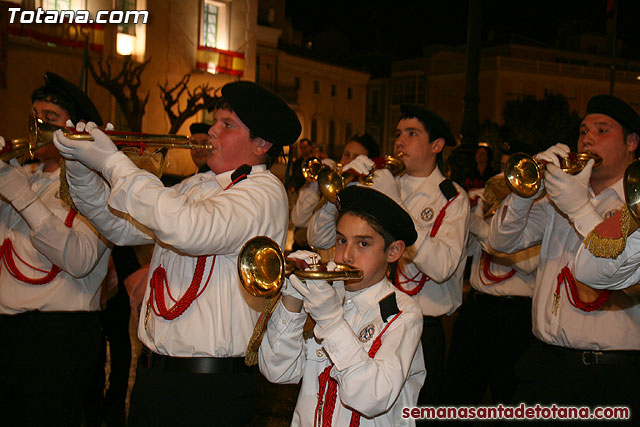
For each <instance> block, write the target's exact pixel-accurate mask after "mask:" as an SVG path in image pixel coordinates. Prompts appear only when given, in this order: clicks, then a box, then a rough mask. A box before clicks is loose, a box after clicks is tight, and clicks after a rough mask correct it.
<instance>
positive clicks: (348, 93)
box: [347, 87, 353, 99]
mask: <svg viewBox="0 0 640 427" xmlns="http://www.w3.org/2000/svg"><path fill="white" fill-rule="evenodd" d="M347 99H353V89H351V88H350V87H348V88H347Z"/></svg>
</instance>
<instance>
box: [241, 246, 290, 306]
mask: <svg viewBox="0 0 640 427" xmlns="http://www.w3.org/2000/svg"><path fill="white" fill-rule="evenodd" d="M238 274H239V275H240V281H241V282H242V286H243V287H244V288H245V289H246V290H247V292H249V293H250V294H251V295H253V296H256V297H268V296H271V295H274V294H276V293H277V292H278V291H279V290H280V288H281V287H282V284H283V283H284V254H283V253H282V250H281V249H280V246H278V244H277V243H276V242H274V241H273V240H272V239H270V238H269V237H266V236H257V237H254V238H252V239H250V240H249V241H247V242H246V243H245V244H244V246H243V247H242V249H241V250H240V254H239V255H238Z"/></svg>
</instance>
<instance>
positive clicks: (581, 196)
mask: <svg viewBox="0 0 640 427" xmlns="http://www.w3.org/2000/svg"><path fill="white" fill-rule="evenodd" d="M594 163H595V161H594V160H593V159H591V160H589V161H588V162H587V165H586V166H585V168H584V169H583V170H582V171H581V172H580V173H579V174H577V175H570V174H568V173H566V172H565V171H563V170H562V169H560V168H559V167H557V166H554V165H551V164H549V165H547V170H546V171H545V174H544V179H545V181H546V184H545V185H546V187H547V194H548V195H549V199H551V201H552V202H553V203H554V204H555V205H556V207H557V208H558V209H560V210H561V211H562V212H564V213H565V214H566V215H567V216H568V217H569V219H570V220H571V222H573V224H574V226H575V227H576V230H578V232H579V233H580V234H582V236H583V237H585V236H586V235H587V234H589V232H590V231H591V230H593V228H594V227H595V226H596V225H598V224H599V223H600V222H601V221H602V217H601V216H600V214H598V212H597V211H596V209H595V207H594V206H593V205H592V204H591V202H590V201H589V179H590V178H591V169H593V165H594Z"/></svg>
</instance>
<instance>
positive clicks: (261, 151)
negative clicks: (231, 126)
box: [253, 138, 273, 156]
mask: <svg viewBox="0 0 640 427" xmlns="http://www.w3.org/2000/svg"><path fill="white" fill-rule="evenodd" d="M272 146H273V144H272V143H270V142H267V141H265V140H264V139H262V138H256V139H255V145H254V148H253V154H255V155H256V156H263V155H265V154H266V153H267V151H269V149H270V148H271V147H272Z"/></svg>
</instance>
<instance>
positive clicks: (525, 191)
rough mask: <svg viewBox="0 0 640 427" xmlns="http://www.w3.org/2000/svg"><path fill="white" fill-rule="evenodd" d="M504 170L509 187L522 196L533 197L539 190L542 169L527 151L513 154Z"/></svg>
mask: <svg viewBox="0 0 640 427" xmlns="http://www.w3.org/2000/svg"><path fill="white" fill-rule="evenodd" d="M504 171H505V172H504V176H505V178H506V179H507V185H508V186H509V189H510V190H511V191H513V192H514V193H516V194H517V195H519V196H520V197H525V198H529V197H533V196H534V195H535V194H536V193H537V192H538V189H539V188H540V181H541V179H542V170H541V169H540V165H539V164H538V162H536V161H535V160H534V159H533V157H531V156H529V155H528V154H525V153H515V154H512V155H511V156H510V157H509V159H508V160H507V163H506V164H505V167H504Z"/></svg>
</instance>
